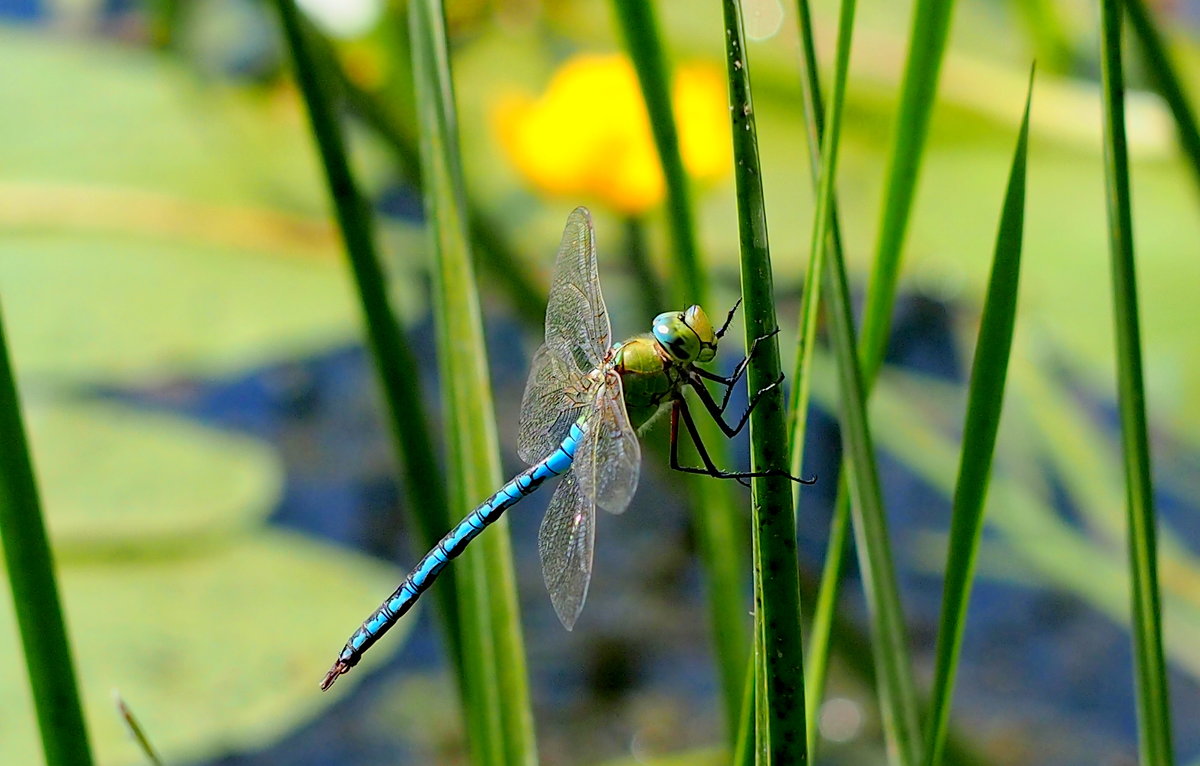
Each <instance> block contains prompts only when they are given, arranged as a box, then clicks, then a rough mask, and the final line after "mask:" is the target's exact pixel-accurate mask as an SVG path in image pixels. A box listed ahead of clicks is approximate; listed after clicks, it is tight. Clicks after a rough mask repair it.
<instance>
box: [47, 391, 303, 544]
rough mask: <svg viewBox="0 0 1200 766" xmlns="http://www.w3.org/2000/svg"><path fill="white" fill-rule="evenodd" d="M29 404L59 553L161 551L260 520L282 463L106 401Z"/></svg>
mask: <svg viewBox="0 0 1200 766" xmlns="http://www.w3.org/2000/svg"><path fill="white" fill-rule="evenodd" d="M32 405H33V406H30V407H29V408H28V409H27V415H26V427H27V429H28V431H29V436H30V443H31V445H32V449H33V457H34V464H35V466H36V470H37V476H38V485H39V488H40V490H41V495H42V502H43V506H44V508H45V513H46V518H47V524H48V526H49V530H50V535H51V539H52V540H53V541H54V546H55V551H56V553H57V555H58V557H59V560H60V561H64V560H70V559H72V558H77V557H89V558H96V557H104V556H118V555H130V554H131V553H134V552H135V551H136V552H137V553H140V554H141V555H154V556H157V557H161V556H165V555H170V554H173V553H176V552H177V551H178V549H180V548H182V547H185V546H196V545H199V544H203V543H206V542H213V541H216V540H219V539H221V538H225V537H228V536H229V535H230V533H231V532H233V531H235V530H245V529H249V528H250V527H251V526H253V525H255V524H257V523H259V522H261V521H262V520H263V519H264V518H265V517H266V515H267V513H268V512H270V510H271V509H272V508H273V507H274V505H275V502H276V500H277V499H278V497H279V491H280V485H281V482H282V468H281V466H280V465H279V460H278V459H277V457H276V456H275V454H274V452H272V451H271V450H270V449H269V448H268V447H267V446H266V445H264V444H262V443H260V442H258V441H256V440H254V439H251V438H248V437H245V436H239V435H236V434H232V433H226V432H221V431H217V430H214V429H211V428H205V427H203V426H200V425H197V424H194V423H191V422H188V421H186V420H184V419H182V418H179V417H175V416H172V415H167V414H157V413H153V412H146V411H143V410H138V409H134V408H132V407H127V406H122V405H119V404H113V403H103V402H91V403H86V402H77V401H76V402H68V401H58V400H51V401H42V400H39V399H36V398H35V399H34V400H33V402H32Z"/></svg>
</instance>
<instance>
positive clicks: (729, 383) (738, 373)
mask: <svg viewBox="0 0 1200 766" xmlns="http://www.w3.org/2000/svg"><path fill="white" fill-rule="evenodd" d="M736 308H737V306H734V309H736ZM730 316H731V317H732V316H733V314H732V312H731V313H730ZM725 324H726V325H728V324H729V321H728V320H726V322H725ZM721 329H722V330H724V329H725V328H724V327H722V328H721ZM778 333H779V328H778V327H777V328H775V329H774V330H772V331H771V332H769V333H767V334H766V335H760V336H758V337H757V338H755V339H754V342H753V343H751V344H750V353H748V354H746V356H745V358H744V359H742V361H740V362H738V366H737V367H735V368H734V369H733V374H732V375H730V376H729V377H728V378H725V377H721V376H720V375H717V374H716V373H712V372H709V371H708V370H702V369H700V368H699V367H693V368H692V371H693V372H695V373H696V374H697V375H699V376H700V377H702V378H704V379H705V380H711V381H713V382H715V383H720V384H721V385H722V386H725V394H724V395H723V396H722V397H721V407H720V410H721V412H722V413H724V412H725V408H726V407H728V406H729V397H730V395H732V394H733V387H734V386H735V385H737V382H738V381H739V380H741V379H742V375H744V374H746V368H747V367H748V366H749V365H750V360H751V359H753V358H754V352H755V351H756V350H758V344H759V343H760V342H761V341H764V340H766V339H767V338H770V337H773V336H775V335H777V334H778Z"/></svg>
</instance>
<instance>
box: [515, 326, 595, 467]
mask: <svg viewBox="0 0 1200 766" xmlns="http://www.w3.org/2000/svg"><path fill="white" fill-rule="evenodd" d="M582 386H583V381H582V376H581V375H580V374H579V372H578V371H577V370H576V369H575V367H574V365H571V364H568V363H567V362H565V361H563V359H562V358H560V357H559V356H558V354H556V353H554V351H552V350H551V349H550V347H549V346H542V347H541V348H539V349H538V350H537V353H536V354H534V357H533V366H532V367H531V369H530V370H529V381H528V382H527V383H526V384H525V395H524V396H522V397H521V424H520V427H519V431H518V434H517V454H518V455H520V456H521V459H522V460H524V461H525V462H526V463H529V464H530V465H533V464H534V463H536V462H538V461H539V460H541V459H543V458H545V457H546V456H547V455H549V454H550V453H551V452H553V451H554V450H555V449H556V448H557V447H558V446H559V445H560V444H562V440H563V439H564V438H565V437H566V435H567V432H568V431H570V430H571V424H572V423H574V422H575V421H576V420H577V419H578V418H579V413H580V412H581V411H582V409H583V408H582V407H580V406H579V404H577V403H576V401H575V400H573V399H572V398H571V396H570V395H569V394H568V391H578V390H580V388H581V387H582Z"/></svg>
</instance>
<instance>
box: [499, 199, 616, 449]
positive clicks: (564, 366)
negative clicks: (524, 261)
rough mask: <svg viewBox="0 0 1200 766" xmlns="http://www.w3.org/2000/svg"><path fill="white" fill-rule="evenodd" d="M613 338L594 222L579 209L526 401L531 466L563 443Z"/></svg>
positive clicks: (524, 439) (558, 263) (524, 437)
mask: <svg viewBox="0 0 1200 766" xmlns="http://www.w3.org/2000/svg"><path fill="white" fill-rule="evenodd" d="M611 335H612V330H611V328H610V326H609V322H608V310H607V309H606V308H605V306H604V297H603V296H602V295H601V294H600V277H599V274H598V272H597V270H596V236H595V231H594V229H593V228H592V218H591V215H590V214H589V213H588V211H587V208H583V207H578V208H575V210H573V211H572V212H571V215H570V216H569V217H568V218H567V226H566V228H565V229H564V230H563V237H562V244H561V245H559V248H558V257H557V259H556V260H555V264H554V280H553V282H552V283H551V286H550V298H549V301H548V302H547V305H546V342H545V344H544V345H543V346H542V347H541V348H539V349H538V352H537V354H536V355H535V356H534V359H533V366H532V368H531V369H530V372H529V381H528V383H526V384H525V395H524V396H523V397H522V399H521V425H520V433H519V435H518V438H517V454H519V455H520V456H521V459H522V460H524V461H525V462H526V463H529V464H531V465H532V464H533V463H536V462H537V461H539V460H541V459H542V458H544V457H546V455H548V454H549V453H550V452H551V451H553V450H554V448H556V447H557V446H558V445H559V444H561V443H562V440H563V438H564V437H565V436H566V435H567V431H569V430H570V428H571V424H572V423H574V422H575V420H576V419H577V418H578V417H579V415H580V413H581V412H582V411H583V406H584V404H586V403H588V397H587V396H586V395H585V392H586V391H588V390H589V383H588V381H587V379H586V376H587V374H588V373H589V372H591V371H592V370H593V369H595V368H596V367H599V366H600V365H601V364H602V362H603V360H604V355H605V354H606V353H607V351H608V345H609V342H610V339H611Z"/></svg>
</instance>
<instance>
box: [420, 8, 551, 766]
mask: <svg viewBox="0 0 1200 766" xmlns="http://www.w3.org/2000/svg"><path fill="white" fill-rule="evenodd" d="M409 34H410V39H411V41H412V54H413V79H414V84H415V91H414V93H415V97H416V102H417V119H418V123H417V124H418V136H419V138H420V147H421V177H422V179H423V184H422V186H423V191H424V197H425V211H426V219H427V221H428V227H429V241H430V244H431V249H432V251H433V254H434V266H433V298H434V325H435V329H436V335H437V348H438V363H439V367H440V370H441V383H442V402H443V411H444V412H445V422H446V424H447V425H446V437H447V441H448V443H449V447H450V449H449V458H448V460H447V464H448V465H449V473H450V481H449V487H450V498H451V504H452V505H453V506H454V507H457V508H462V509H463V510H464V512H465V511H466V510H467V509H469V508H471V507H473V506H474V504H475V503H476V502H478V501H479V500H480V499H482V498H485V497H487V496H488V495H489V494H490V493H491V492H493V491H495V489H496V488H497V487H499V486H500V483H501V480H502V478H503V477H502V476H501V473H500V458H499V449H498V440H497V437H496V415H495V411H494V407H493V405H492V394H491V383H490V380H489V377H488V362H487V351H486V347H485V344H484V337H483V317H482V315H481V310H480V307H479V297H478V293H477V290H476V284H475V272H474V267H473V264H472V259H471V252H470V246H469V236H468V226H467V218H466V216H467V213H466V202H465V196H466V195H465V185H464V179H463V176H462V163H461V160H460V158H459V154H458V146H459V143H458V140H459V139H458V136H459V134H458V117H457V114H456V111H455V104H454V87H453V81H452V79H451V75H450V60H449V53H448V46H447V41H446V20H445V16H444V13H443V9H442V3H441V1H440V0H413V2H411V3H410V4H409ZM464 565H465V569H466V573H465V575H464V577H463V578H462V580H461V581H460V586H461V587H462V590H461V592H460V598H461V606H462V615H461V618H462V624H463V628H464V630H465V631H467V635H466V636H464V649H465V654H466V662H465V666H466V668H467V670H468V678H467V688H468V695H467V717H468V720H469V721H470V727H469V728H470V731H471V733H472V735H473V741H472V743H471V746H472V754H473V756H474V759H475V761H476V763H496V764H508V765H509V766H515V765H517V764H534V763H536V762H537V752H536V745H535V743H534V735H533V715H532V713H531V711H530V703H529V681H528V677H527V674H526V664H525V647H524V643H523V639H522V635H521V622H520V616H519V613H518V608H517V596H516V584H515V576H514V574H513V567H512V550H511V543H510V540H509V536H508V523H507V520H506V519H504V518H501V519H499V520H498V521H497V522H495V523H493V524H492V525H491V527H490V528H489V529H488V530H487V532H486V534H483V535H481V536H480V539H479V540H478V541H477V542H476V543H475V545H473V546H471V547H470V548H468V549H467V551H466V552H465V553H464V554H463V555H462V556H461V557H460V559H459V561H458V563H457V564H456V566H458V567H464Z"/></svg>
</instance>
